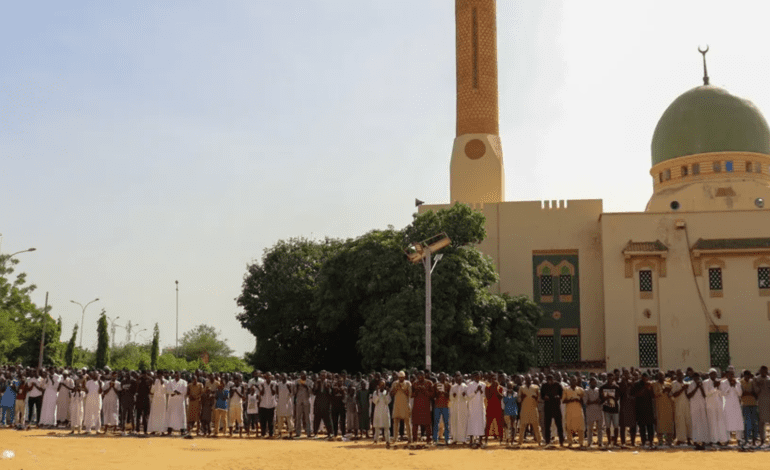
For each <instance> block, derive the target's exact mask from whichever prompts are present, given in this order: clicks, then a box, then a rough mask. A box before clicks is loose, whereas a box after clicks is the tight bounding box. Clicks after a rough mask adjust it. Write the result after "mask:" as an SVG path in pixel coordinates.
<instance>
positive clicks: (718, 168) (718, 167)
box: [711, 162, 722, 173]
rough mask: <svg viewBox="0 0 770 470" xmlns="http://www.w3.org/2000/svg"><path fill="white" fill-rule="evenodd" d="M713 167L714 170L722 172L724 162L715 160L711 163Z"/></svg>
mask: <svg viewBox="0 0 770 470" xmlns="http://www.w3.org/2000/svg"><path fill="white" fill-rule="evenodd" d="M711 168H712V169H713V170H714V173H721V172H722V162H714V163H712V164H711Z"/></svg>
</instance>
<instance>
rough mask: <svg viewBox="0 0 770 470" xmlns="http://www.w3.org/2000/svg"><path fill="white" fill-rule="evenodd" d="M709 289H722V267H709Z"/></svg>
mask: <svg viewBox="0 0 770 470" xmlns="http://www.w3.org/2000/svg"><path fill="white" fill-rule="evenodd" d="M709 289H710V290H722V268H709Z"/></svg>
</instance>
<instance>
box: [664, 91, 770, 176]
mask: <svg viewBox="0 0 770 470" xmlns="http://www.w3.org/2000/svg"><path fill="white" fill-rule="evenodd" d="M651 150H652V165H653V166H654V165H656V164H658V163H661V162H664V161H666V160H671V159H673V158H678V157H683V156H686V155H695V154H699V153H709V152H730V151H734V152H756V153H763V154H770V129H768V125H767V121H766V120H765V118H764V116H762V113H761V112H760V111H759V109H758V108H757V107H756V106H755V105H754V103H752V102H751V101H749V100H746V99H743V98H739V97H737V96H734V95H731V94H730V93H729V92H728V91H727V90H724V89H723V88H719V87H716V86H713V85H703V86H699V87H695V88H693V89H691V90H689V91H687V92H685V93H683V94H682V95H680V96H679V97H678V98H677V99H675V100H674V101H673V102H672V103H671V105H669V107H668V108H667V109H666V111H665V112H664V113H663V115H662V116H661V118H660V120H659V121H658V125H657V126H656V127H655V133H654V134H653V137H652V149H651Z"/></svg>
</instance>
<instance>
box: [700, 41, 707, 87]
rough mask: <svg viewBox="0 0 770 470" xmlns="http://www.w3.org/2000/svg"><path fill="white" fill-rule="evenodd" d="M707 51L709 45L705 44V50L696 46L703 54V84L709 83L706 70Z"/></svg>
mask: <svg viewBox="0 0 770 470" xmlns="http://www.w3.org/2000/svg"><path fill="white" fill-rule="evenodd" d="M708 51H709V45H708V44H706V50H705V51H704V50H702V49H701V48H700V46H698V52H700V53H701V54H702V55H703V84H704V85H708V84H709V72H708V70H706V52H708Z"/></svg>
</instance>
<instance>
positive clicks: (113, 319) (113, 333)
mask: <svg viewBox="0 0 770 470" xmlns="http://www.w3.org/2000/svg"><path fill="white" fill-rule="evenodd" d="M118 318H120V315H118V316H117V317H115V318H110V317H107V320H109V321H110V335H111V336H112V349H115V326H120V325H115V322H116V321H118ZM121 328H123V327H122V326H121Z"/></svg>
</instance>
